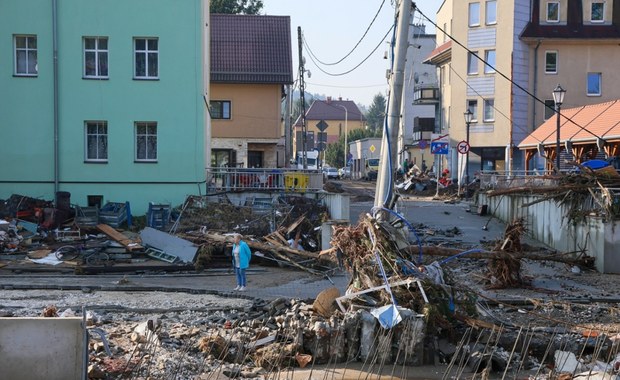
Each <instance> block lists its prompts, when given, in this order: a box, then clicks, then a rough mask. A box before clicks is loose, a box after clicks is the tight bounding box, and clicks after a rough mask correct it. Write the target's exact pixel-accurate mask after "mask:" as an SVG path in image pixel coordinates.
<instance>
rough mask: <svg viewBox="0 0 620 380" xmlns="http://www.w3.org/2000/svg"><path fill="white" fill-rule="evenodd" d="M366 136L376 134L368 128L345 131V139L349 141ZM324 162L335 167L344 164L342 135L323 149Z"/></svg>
mask: <svg viewBox="0 0 620 380" xmlns="http://www.w3.org/2000/svg"><path fill="white" fill-rule="evenodd" d="M367 137H376V136H375V133H374V132H373V131H371V130H370V129H353V130H351V131H349V133H347V140H348V142H349V143H350V142H351V141H356V140H361V139H365V138H367ZM325 162H326V163H327V164H329V166H333V167H337V168H339V167H341V166H343V165H344V136H340V138H339V139H338V141H337V142H335V143H331V144H329V145H328V146H327V148H326V149H325Z"/></svg>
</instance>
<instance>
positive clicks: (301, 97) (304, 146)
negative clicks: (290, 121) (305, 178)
mask: <svg viewBox="0 0 620 380" xmlns="http://www.w3.org/2000/svg"><path fill="white" fill-rule="evenodd" d="M297 44H298V46H299V101H300V102H301V104H300V106H301V107H300V108H301V114H300V116H299V120H300V121H301V145H302V157H303V165H304V169H308V157H307V156H306V151H307V150H308V144H307V142H306V134H307V133H306V96H305V94H306V88H305V87H306V85H305V83H304V72H305V71H306V70H304V56H303V54H302V53H303V50H302V47H303V44H302V36H301V26H298V27H297ZM297 154H299V152H297Z"/></svg>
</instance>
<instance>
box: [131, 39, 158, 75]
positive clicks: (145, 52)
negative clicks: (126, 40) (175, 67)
mask: <svg viewBox="0 0 620 380" xmlns="http://www.w3.org/2000/svg"><path fill="white" fill-rule="evenodd" d="M134 57H135V62H134V66H135V67H134V79H158V78H159V40H158V39H157V38H135V39H134Z"/></svg>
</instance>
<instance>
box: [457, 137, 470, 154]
mask: <svg viewBox="0 0 620 380" xmlns="http://www.w3.org/2000/svg"><path fill="white" fill-rule="evenodd" d="M456 150H458V151H459V153H461V154H467V152H469V143H468V142H467V141H465V140H463V141H461V142H459V143H458V145H457V146H456Z"/></svg>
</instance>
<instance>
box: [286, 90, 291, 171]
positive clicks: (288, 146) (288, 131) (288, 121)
mask: <svg viewBox="0 0 620 380" xmlns="http://www.w3.org/2000/svg"><path fill="white" fill-rule="evenodd" d="M292 97H293V94H291V85H290V84H288V85H286V99H285V100H284V167H285V168H288V167H289V166H290V165H291V154H292V152H293V148H292V145H293V136H292V135H291V98H292Z"/></svg>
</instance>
